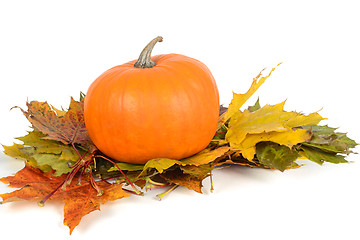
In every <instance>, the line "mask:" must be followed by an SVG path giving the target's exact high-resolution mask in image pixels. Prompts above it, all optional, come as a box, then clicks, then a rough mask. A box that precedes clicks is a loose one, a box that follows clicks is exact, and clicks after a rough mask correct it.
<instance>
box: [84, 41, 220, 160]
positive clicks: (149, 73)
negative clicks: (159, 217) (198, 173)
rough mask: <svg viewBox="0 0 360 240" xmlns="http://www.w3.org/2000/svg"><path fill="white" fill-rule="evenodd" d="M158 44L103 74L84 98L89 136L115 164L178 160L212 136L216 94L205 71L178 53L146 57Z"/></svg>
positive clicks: (194, 60)
mask: <svg viewBox="0 0 360 240" xmlns="http://www.w3.org/2000/svg"><path fill="white" fill-rule="evenodd" d="M161 41H162V37H157V38H155V39H154V40H152V41H151V42H150V43H149V44H148V45H147V46H146V47H145V49H144V50H143V51H142V53H141V54H140V57H139V59H138V60H137V61H131V62H128V63H125V64H123V65H119V66H116V67H113V68H111V69H109V70H107V71H106V72H104V73H103V74H102V75H100V76H99V77H98V78H97V79H96V80H95V81H94V82H93V83H92V84H91V86H90V87H89V90H88V92H87V94H86V98H85V105H84V117H85V124H86V128H87V130H88V132H89V135H90V138H91V139H92V141H93V142H94V144H95V145H96V146H97V147H98V149H99V150H100V151H101V152H103V153H104V154H105V155H107V156H109V157H111V158H113V159H115V160H118V161H122V162H129V163H138V164H144V163H146V162H147V161H148V160H150V159H153V158H171V159H182V158H185V157H188V156H191V155H193V154H195V153H197V152H199V151H201V150H202V149H204V148H205V147H206V146H207V145H208V144H209V143H210V141H211V139H212V138H213V136H214V134H215V131H216V128H217V122H218V117H219V93H218V89H217V86H216V83H215V80H214V78H213V76H212V74H211V72H210V70H209V69H208V68H207V67H206V66H205V65H204V64H203V63H201V62H200V61H198V60H196V59H193V58H190V57H186V56H183V55H179V54H166V55H157V56H154V57H151V51H152V49H153V47H154V45H155V44H156V43H157V42H161Z"/></svg>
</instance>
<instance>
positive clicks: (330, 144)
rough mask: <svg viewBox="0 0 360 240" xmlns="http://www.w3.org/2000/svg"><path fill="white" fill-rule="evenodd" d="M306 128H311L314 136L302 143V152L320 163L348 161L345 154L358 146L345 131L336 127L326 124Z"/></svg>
mask: <svg viewBox="0 0 360 240" xmlns="http://www.w3.org/2000/svg"><path fill="white" fill-rule="evenodd" d="M304 128H310V129H311V131H312V137H311V139H310V140H309V141H307V142H303V143H301V144H300V147H299V148H300V150H301V153H302V155H304V156H305V157H307V158H308V159H309V160H311V161H314V162H316V163H318V164H320V165H321V164H323V163H324V162H330V163H346V162H347V160H346V159H345V155H349V154H350V153H352V151H350V149H351V148H354V147H356V146H357V143H356V142H355V141H354V140H352V139H350V138H349V137H347V136H346V134H345V133H339V132H335V130H336V128H331V127H328V126H326V125H325V126H317V125H310V126H304Z"/></svg>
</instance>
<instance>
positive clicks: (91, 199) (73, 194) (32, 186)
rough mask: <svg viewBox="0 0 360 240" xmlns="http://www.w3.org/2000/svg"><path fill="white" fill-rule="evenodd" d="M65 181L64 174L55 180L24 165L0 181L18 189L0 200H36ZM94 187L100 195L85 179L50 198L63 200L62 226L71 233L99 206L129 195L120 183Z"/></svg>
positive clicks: (104, 182) (100, 184)
mask: <svg viewBox="0 0 360 240" xmlns="http://www.w3.org/2000/svg"><path fill="white" fill-rule="evenodd" d="M65 179H66V176H65V175H61V176H59V177H54V176H53V175H52V174H51V173H44V172H42V171H41V170H39V169H37V168H35V167H32V166H30V165H29V164H27V163H26V164H25V167H24V168H23V169H22V170H20V171H18V172H17V173H16V174H15V176H10V177H5V178H1V179H0V181H2V182H3V183H6V184H8V185H9V186H10V187H15V188H20V189H18V190H15V191H13V192H11V193H5V194H0V197H1V198H2V199H3V201H2V203H7V202H13V201H19V200H36V201H39V200H40V199H43V198H44V197H45V196H47V195H49V194H50V193H51V192H53V191H54V189H56V188H57V187H59V186H61V183H62V182H63V181H64V180H65ZM97 185H98V187H99V188H100V189H101V190H102V191H103V194H102V195H101V196H99V195H98V192H97V191H96V190H95V189H94V188H93V186H92V185H91V182H90V181H89V180H88V179H87V178H85V177H84V178H83V179H82V181H81V184H76V183H73V182H72V183H71V184H70V185H69V186H67V187H66V190H59V191H57V192H55V193H54V194H53V195H51V197H50V199H52V200H55V199H57V200H62V201H63V202H64V203H65V205H64V224H65V225H67V226H68V227H69V229H70V234H71V233H72V231H73V230H74V228H75V227H76V226H77V225H78V224H79V223H80V221H81V218H82V217H83V216H85V215H86V214H88V213H90V212H92V211H95V210H100V205H101V204H104V203H106V202H107V201H114V200H116V199H120V198H123V197H128V196H129V194H127V193H126V192H124V190H123V189H122V184H117V183H114V184H110V183H108V182H106V181H98V182H97Z"/></svg>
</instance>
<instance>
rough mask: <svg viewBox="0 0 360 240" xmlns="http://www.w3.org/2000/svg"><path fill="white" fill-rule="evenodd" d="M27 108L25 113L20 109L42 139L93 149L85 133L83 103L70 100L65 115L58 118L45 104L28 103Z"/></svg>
mask: <svg viewBox="0 0 360 240" xmlns="http://www.w3.org/2000/svg"><path fill="white" fill-rule="evenodd" d="M27 107H28V110H27V111H25V110H23V109H21V108H20V109H21V111H22V112H23V113H24V115H25V116H26V117H27V119H28V120H29V122H30V123H31V124H32V126H33V128H34V129H35V130H37V131H40V132H42V133H43V134H46V135H47V136H46V137H44V139H51V140H56V141H60V142H62V143H63V144H79V145H82V146H84V147H85V148H87V149H89V150H93V149H94V148H95V146H94V144H93V143H92V142H91V140H90V137H89V135H88V133H87V131H86V127H85V122H84V102H83V101H81V102H77V101H75V100H74V99H73V98H71V102H70V107H69V109H68V111H67V112H66V113H65V114H64V113H62V112H61V114H59V115H60V116H59V115H57V113H56V111H54V110H53V109H52V108H51V107H50V106H49V104H48V103H46V102H38V101H32V102H30V103H29V102H28V103H27Z"/></svg>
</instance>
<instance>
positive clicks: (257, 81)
mask: <svg viewBox="0 0 360 240" xmlns="http://www.w3.org/2000/svg"><path fill="white" fill-rule="evenodd" d="M280 64H281V63H279V64H278V65H277V66H279V65H280ZM274 70H275V68H273V69H271V71H270V73H269V74H268V75H267V76H264V77H262V76H261V72H260V73H259V75H258V76H256V77H255V78H254V79H253V82H252V84H251V86H250V88H249V90H248V91H247V92H246V93H244V94H237V93H234V92H233V99H232V100H231V102H230V104H229V108H228V109H227V111H226V112H225V113H223V114H222V115H221V116H220V118H219V122H218V129H220V128H221V126H222V125H223V124H224V123H225V122H226V121H227V120H229V119H230V118H231V117H232V116H233V114H234V113H236V112H237V111H239V109H240V108H241V107H242V105H244V103H245V102H246V101H247V100H248V99H249V98H250V97H251V96H252V95H253V94H254V93H255V92H256V91H257V90H258V89H259V87H260V86H261V85H262V84H263V83H264V82H265V80H266V79H267V78H268V77H270V75H271V73H272V72H273V71H274Z"/></svg>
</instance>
